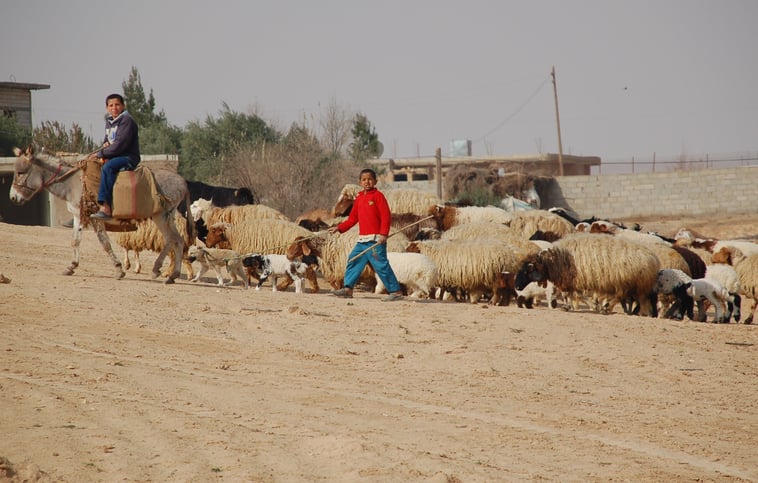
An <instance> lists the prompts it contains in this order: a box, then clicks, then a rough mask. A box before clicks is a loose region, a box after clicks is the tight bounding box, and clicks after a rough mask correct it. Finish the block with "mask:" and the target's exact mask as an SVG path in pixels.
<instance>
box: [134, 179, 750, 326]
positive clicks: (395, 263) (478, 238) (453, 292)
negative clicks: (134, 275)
mask: <svg viewBox="0 0 758 483" xmlns="http://www.w3.org/2000/svg"><path fill="white" fill-rule="evenodd" d="M358 191H360V187H358V186H357V185H347V186H345V187H344V188H343V190H342V192H341V193H340V194H339V196H338V197H337V203H336V205H335V207H334V208H332V209H330V210H327V209H321V210H314V211H313V212H310V213H304V214H303V215H302V216H300V217H299V218H298V219H297V220H295V221H292V220H290V219H288V218H287V217H286V216H285V215H284V214H282V213H281V212H279V211H277V210H275V209H273V208H270V207H267V206H265V205H261V204H251V205H241V206H226V207H218V206H214V204H213V202H212V200H204V199H198V200H196V201H195V202H193V204H192V206H191V209H190V212H191V216H193V218H194V220H195V222H196V223H198V224H203V225H204V226H205V228H207V236H205V239H204V240H188V239H187V236H186V234H184V236H185V245H186V246H185V252H187V251H188V250H189V248H190V247H191V246H193V245H195V246H196V247H197V246H199V247H201V248H202V250H203V251H204V253H205V255H204V256H205V257H206V260H205V261H201V265H202V266H201V274H202V273H205V272H206V271H207V270H208V269H209V266H208V265H209V264H211V265H213V264H214V258H215V266H216V268H219V267H221V266H225V267H226V268H229V264H230V262H232V261H234V263H233V264H237V265H238V261H241V262H242V264H243V266H244V269H245V275H246V277H248V279H245V280H241V281H240V282H241V283H243V285H244V286H245V287H247V286H248V283H249V282H248V280H249V279H256V280H257V284H256V288H260V287H261V285H262V284H263V283H264V282H266V281H267V280H269V278H270V277H271V278H272V279H273V284H272V289H273V290H286V289H287V287H288V286H289V285H290V284H292V283H294V284H295V290H296V291H297V292H300V291H302V289H301V287H302V282H303V281H304V280H307V281H308V282H309V285H310V290H311V291H312V292H318V291H319V286H318V281H317V276H318V275H320V276H321V277H323V279H324V280H325V281H326V282H327V283H329V285H331V286H332V287H334V288H340V287H341V286H342V277H343V273H344V269H345V265H346V263H347V257H348V254H349V253H350V251H351V249H352V248H353V246H354V245H355V242H356V239H357V236H358V231H357V226H356V227H354V228H353V229H352V230H350V231H348V232H347V233H344V234H341V235H337V234H330V233H328V232H327V231H326V228H327V227H328V226H331V225H333V224H335V223H338V222H339V221H341V220H343V219H344V217H345V216H346V214H347V213H348V212H349V208H350V206H351V201H352V199H354V197H355V196H356V194H357V193H358ZM384 193H385V196H386V197H387V200H388V202H389V204H390V208H391V210H392V213H393V224H392V226H393V228H392V230H391V232H390V237H389V239H388V241H387V244H388V257H389V261H390V264H391V265H392V267H393V270H394V271H395V273H396V275H397V277H398V280H399V281H400V283H401V284H402V285H403V288H404V290H405V291H406V293H407V295H409V296H411V297H424V298H437V299H454V300H458V301H469V302H471V303H479V302H486V303H490V304H496V305H508V304H510V303H511V302H512V301H513V302H515V303H517V304H518V305H519V306H520V307H522V306H523V307H528V308H532V307H536V306H539V305H541V304H542V303H543V302H544V303H545V304H546V305H547V306H548V307H552V308H555V307H562V308H564V309H566V310H579V309H581V308H582V307H585V308H589V309H592V310H595V311H598V312H604V313H611V312H613V311H614V310H615V308H616V307H617V306H618V305H620V306H621V308H622V309H623V310H624V312H626V313H628V314H639V315H643V316H653V317H656V316H664V317H670V318H678V319H681V318H683V317H684V316H688V317H689V318H691V319H693V320H700V321H705V320H706V312H707V310H708V309H709V307H711V306H712V307H713V310H714V313H715V315H714V317H713V321H714V322H722V323H723V322H729V321H730V320H731V319H732V318H733V319H734V320H735V321H739V320H740V318H741V310H740V309H741V302H742V298H745V299H750V300H751V307H750V310H749V313H748V316H747V317H746V318H745V319H744V322H745V323H751V322H752V319H753V316H754V314H753V312H754V311H755V307H756V300H757V299H758V244H756V243H754V242H752V241H747V240H731V241H730V240H714V239H711V238H707V237H705V236H702V235H699V234H697V233H692V232H690V231H688V230H684V229H683V230H680V232H679V233H677V234H676V236H675V237H673V238H665V237H663V236H659V235H658V234H655V233H642V232H640V231H639V230H633V229H629V228H626V227H624V226H622V225H619V224H614V223H611V222H609V221H603V220H597V219H594V218H593V219H590V220H584V221H581V220H577V219H574V218H572V217H571V216H570V215H569V214H568V213H566V211H565V210H563V209H560V208H556V209H551V210H540V209H535V210H527V211H516V212H510V211H506V210H504V209H502V208H497V207H491V206H490V207H475V206H457V205H455V204H451V203H445V202H444V201H443V200H440V199H438V198H437V197H436V196H434V195H432V194H429V193H427V192H423V191H419V190H413V189H395V190H386V191H384ZM177 216H181V215H179V214H177ZM178 225H179V226H182V224H181V223H178ZM154 231H155V230H154V229H153V230H152V231H151V227H150V223H149V222H148V223H143V224H142V225H141V226H140V228H139V229H138V230H137V231H135V232H126V233H123V234H121V235H120V238H119V244H120V245H121V246H122V247H123V248H124V249H125V251H126V254H127V256H125V260H124V266H125V268H127V269H128V268H129V267H130V265H131V263H130V260H129V257H128V254H129V252H130V251H133V252H134V253H135V255H136V256H137V257H136V261H137V265H136V267H135V270H136V271H139V270H140V268H141V267H140V264H139V258H138V253H139V251H140V250H153V251H157V250H160V248H162V246H161V243H162V240H160V235H159V234H157V233H155V232H154ZM193 250H194V252H195V253H197V251H198V249H197V248H195V249H193ZM214 250H225V251H223V252H221V251H219V252H214ZM190 260H192V261H195V262H196V261H198V259H197V257H196V256H193V257H191V258H190V257H186V258H185V259H184V260H182V261H181V262H182V263H183V265H184V267H185V269H186V271H187V274H188V279H190V280H192V281H197V280H199V279H200V275H201V274H198V275H197V276H195V275H194V270H193V268H192V265H191V262H190ZM219 262H221V263H219ZM173 263H175V261H174V262H173ZM235 270H239V267H238V266H237V268H235ZM237 273H239V272H237ZM277 277H278V278H279V281H278V282H277V280H276V278H277ZM217 278H218V282H219V284H228V283H230V282H232V281H234V278H233V279H232V280H231V281H230V282H225V281H224V280H223V278H222V276H221V273H220V272H219V273H218V277H217ZM236 278H240V277H239V276H237V277H236ZM360 283H361V284H362V286H363V288H365V289H366V290H371V291H374V292H376V293H382V291H383V290H384V287H383V286H382V284H381V282H380V281H379V280H378V278H377V277H376V276H375V274H374V273H373V271H372V270H371V269H370V266H369V267H367V269H366V271H364V274H363V276H362V278H361V281H360ZM695 306H696V307H697V308H698V311H697V315H695V313H694V307H695Z"/></svg>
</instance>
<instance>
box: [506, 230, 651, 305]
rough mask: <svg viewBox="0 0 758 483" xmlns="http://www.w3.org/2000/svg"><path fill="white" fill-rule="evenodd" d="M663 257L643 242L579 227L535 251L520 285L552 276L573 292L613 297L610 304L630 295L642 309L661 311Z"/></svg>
mask: <svg viewBox="0 0 758 483" xmlns="http://www.w3.org/2000/svg"><path fill="white" fill-rule="evenodd" d="M659 264H660V262H659V261H658V257H656V256H655V254H654V253H653V252H652V251H650V250H649V249H647V248H645V247H644V246H643V245H640V244H638V243H633V242H629V241H627V240H624V239H621V238H616V237H608V236H601V235H593V234H586V233H575V234H572V235H568V236H566V237H564V238H562V239H561V240H559V241H557V242H556V243H555V244H554V246H553V248H550V249H548V250H543V251H540V252H539V253H537V254H533V255H529V256H528V257H526V258H525V259H524V260H523V262H522V263H521V265H520V268H519V270H518V272H517V275H516V289H518V290H523V289H524V288H525V287H526V286H527V285H528V284H529V283H530V282H534V281H537V282H547V281H551V282H553V283H554V284H555V286H556V287H557V288H558V289H559V290H561V291H562V292H564V293H565V294H566V295H568V296H572V297H574V300H573V302H574V303H573V308H574V309H576V308H577V307H576V299H575V297H576V296H577V295H579V294H582V293H585V292H586V293H592V294H596V295H597V296H604V297H607V299H608V301H607V304H606V306H605V307H604V310H605V311H607V312H610V311H611V310H612V309H613V307H614V305H615V304H616V303H617V302H619V301H621V300H625V299H628V298H630V297H631V298H632V299H633V300H635V301H636V302H637V303H638V304H639V312H640V313H641V314H642V315H655V313H656V312H655V294H654V292H653V288H654V287H655V283H656V279H657V276H658V269H659Z"/></svg>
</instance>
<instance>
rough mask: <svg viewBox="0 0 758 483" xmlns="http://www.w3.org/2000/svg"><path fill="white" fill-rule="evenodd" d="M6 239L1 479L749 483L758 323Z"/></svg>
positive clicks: (738, 226)
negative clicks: (418, 289) (270, 278)
mask: <svg viewBox="0 0 758 483" xmlns="http://www.w3.org/2000/svg"><path fill="white" fill-rule="evenodd" d="M642 221H643V222H644V223H643V228H646V229H655V230H658V231H660V232H661V233H664V234H673V232H674V231H676V228H679V227H681V226H690V227H692V228H696V229H698V230H700V231H701V232H703V233H706V234H709V235H713V236H719V237H731V236H756V234H758V217H756V218H755V219H751V220H748V221H747V222H746V221H745V219H744V218H743V217H740V218H737V219H732V220H731V222H730V221H729V220H726V221H725V222H723V223H721V224H719V225H714V224H709V223H708V222H707V221H704V220H688V219H683V218H681V219H672V220H668V221H667V222H666V223H654V222H652V220H642ZM0 231H1V232H2V233H3V248H2V249H1V250H2V251H1V252H0V272H2V273H3V274H4V275H5V276H6V277H8V278H9V279H11V283H8V284H0V321H1V322H0V324H1V325H0V327H2V339H1V340H0V428H1V429H0V431H1V433H0V457H2V458H3V460H2V461H0V481H19V482H20V481H67V482H100V481H102V482H113V481H128V482H147V481H151V482H167V481H172V482H174V481H180V482H185V481H186V482H189V481H192V482H196V481H229V482H248V481H249V482H291V481H339V482H343V481H344V482H389V481H421V482H494V481H539V480H551V481H610V480H613V481H758V454H757V453H756V448H758V357H757V354H758V328H757V327H756V326H746V325H742V324H728V325H715V324H704V323H696V322H692V321H683V322H675V321H670V320H662V319H651V318H641V317H629V316H625V315H622V314H612V315H599V314H595V313H591V312H588V311H580V312H576V313H569V312H564V311H562V310H549V309H547V308H544V307H540V308H537V309H534V310H527V309H519V308H517V307H516V306H513V305H512V306H508V307H487V306H485V305H482V304H462V303H453V302H435V301H411V300H404V301H401V302H395V303H383V302H381V301H380V297H379V296H377V295H374V294H368V293H356V298H354V299H353V300H344V299H337V298H335V297H333V296H331V295H329V294H328V293H327V291H326V287H322V293H320V294H295V293H294V292H287V293H281V292H280V293H272V292H271V291H270V288H268V287H266V289H265V290H262V291H259V292H256V291H253V290H249V291H245V290H243V289H242V287H241V286H235V287H230V288H218V287H215V286H214V285H213V283H212V282H213V280H212V279H210V278H209V279H206V280H207V283H190V282H188V281H187V280H185V279H184V278H182V279H180V280H178V282H177V284H176V285H173V286H167V285H164V284H163V283H161V282H160V281H158V280H152V279H151V278H150V277H149V275H148V274H147V273H145V274H134V273H131V272H130V273H129V274H128V275H127V277H126V278H125V279H123V280H116V279H114V277H113V269H112V267H111V266H110V265H109V263H108V261H107V259H106V257H105V255H104V254H103V253H102V251H101V250H100V247H99V245H98V244H97V240H96V238H95V236H94V233H93V232H91V231H87V232H85V234H84V242H83V249H82V253H83V258H82V265H81V267H80V268H79V270H78V272H77V273H76V274H75V275H74V276H72V277H66V276H63V275H61V273H62V270H63V268H64V267H66V266H67V265H68V261H69V260H70V247H69V238H70V233H69V230H66V229H64V228H44V227H25V226H14V225H6V224H2V223H0ZM144 258H145V260H146V261H147V266H148V267H149V266H150V265H151V264H152V260H153V259H154V257H151V256H150V255H147V256H145V257H144ZM145 271H146V272H149V269H146V270H145ZM14 475H15V476H14Z"/></svg>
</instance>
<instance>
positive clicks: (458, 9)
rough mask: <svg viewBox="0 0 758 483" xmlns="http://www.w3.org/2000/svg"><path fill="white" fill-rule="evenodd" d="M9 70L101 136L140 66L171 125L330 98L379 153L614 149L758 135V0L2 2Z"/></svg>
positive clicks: (755, 143)
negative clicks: (110, 107)
mask: <svg viewBox="0 0 758 483" xmlns="http://www.w3.org/2000/svg"><path fill="white" fill-rule="evenodd" d="M0 18H2V19H3V26H2V28H0V52H1V54H0V81H16V82H32V83H42V84H50V85H51V88H50V89H49V90H42V91H34V92H33V94H32V105H33V113H32V115H33V120H34V123H35V125H38V124H39V123H40V122H41V121H45V120H51V121H52V120H57V121H60V122H63V123H65V124H67V125H69V126H70V125H71V123H73V122H76V123H78V124H79V125H80V126H81V127H82V128H83V129H84V131H85V133H87V134H91V135H92V136H93V137H95V138H96V139H98V140H99V139H100V137H101V136H102V129H103V127H102V118H103V114H104V109H105V108H104V104H105V96H106V95H107V94H109V93H111V92H121V84H122V82H124V81H125V80H126V79H127V78H128V75H129V72H130V69H131V67H132V66H135V67H137V69H138V70H139V72H140V74H141V78H142V84H143V86H144V88H145V90H146V93H149V91H150V90H151V89H152V91H153V94H154V96H155V99H156V104H157V106H156V107H157V109H158V110H163V111H164V112H165V113H166V116H167V118H168V120H169V122H170V123H172V124H174V125H177V126H181V127H184V126H185V125H186V123H187V122H189V121H192V120H200V121H203V120H204V119H205V118H206V116H208V115H211V116H214V117H216V116H218V114H219V111H220V110H221V109H222V103H226V104H228V105H229V107H230V108H231V109H232V110H235V111H239V112H246V113H249V112H256V113H258V114H259V115H260V116H261V117H262V118H263V119H264V120H266V121H267V122H270V123H272V124H274V125H275V126H277V127H279V128H280V129H283V130H286V129H287V128H288V127H289V126H290V124H291V123H292V122H294V121H301V122H302V121H305V122H306V123H308V124H309V125H310V126H311V127H315V126H317V122H318V121H317V120H318V116H319V113H320V112H322V111H323V110H324V109H325V106H327V105H328V104H329V103H330V102H331V101H336V103H337V104H338V105H339V106H340V107H342V108H343V109H346V110H350V111H351V112H362V113H364V114H365V115H366V116H367V117H368V119H369V121H371V123H372V124H373V125H374V127H375V128H376V132H377V134H378V135H379V139H380V140H381V141H382V143H384V146H385V152H384V156H386V157H411V156H416V155H418V154H420V155H433V154H434V150H435V149H436V148H437V147H440V148H442V152H443V155H447V154H448V152H449V146H450V141H451V140H453V139H470V140H471V141H472V142H473V153H474V154H475V155H476V154H479V155H483V154H502V155H510V154H526V153H537V152H552V153H556V152H558V141H557V134H556V122H555V119H556V117H555V104H554V98H553V87H552V82H551V79H550V70H551V68H552V66H553V65H554V66H555V69H556V78H557V87H558V99H559V109H560V121H561V131H562V140H563V151H564V153H567V154H576V155H595V156H601V157H602V158H603V159H604V160H620V159H628V158H630V157H632V156H637V157H650V156H652V153H654V152H655V153H657V155H659V156H676V155H680V154H690V155H691V154H705V153H711V154H715V153H741V152H746V151H758V94H757V92H758V90H757V88H756V81H757V79H758V60H757V57H756V51H757V50H758V28H756V25H755V23H756V20H757V19H758V2H756V1H754V0H714V1H703V0H652V1H648V0H642V1H640V0H633V1H632V0H630V1H623V2H622V1H614V0H597V1H595V0H587V1H573V0H555V1H539V0H538V1H524V0H522V1H504V0H492V1H484V0H467V1H457V2H456V1H447V0H431V1H413V0H403V1H396V0H382V1H372V2H367V1H361V0H336V1H317V0H291V1H288V0H278V1H244V0H239V1H225V0H216V1H213V2H209V1H199V0H190V1H184V0H182V1H161V0H151V1H132V0H129V1H127V0H123V1H121V2H113V1H110V0H98V1H90V0H67V1H59V0H48V1H41V0H2V2H1V3H0Z"/></svg>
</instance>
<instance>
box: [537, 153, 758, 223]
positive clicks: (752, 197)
mask: <svg viewBox="0 0 758 483" xmlns="http://www.w3.org/2000/svg"><path fill="white" fill-rule="evenodd" d="M756 187H758V166H747V167H737V168H720V169H703V170H697V171H672V172H666V173H646V174H618V175H608V174H606V175H600V176H598V175H592V176H564V177H561V178H556V179H555V183H552V184H551V186H550V187H549V189H548V190H547V192H546V193H545V196H543V200H542V206H543V207H545V208H549V207H551V206H563V207H564V208H567V209H569V210H571V211H573V212H574V213H576V214H577V215H579V217H581V218H589V217H591V216H598V217H604V218H628V217H634V216H656V215H679V214H686V215H709V214H719V213H722V214H723V213H729V214H741V213H755V211H756V209H758V190H757V189H756Z"/></svg>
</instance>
